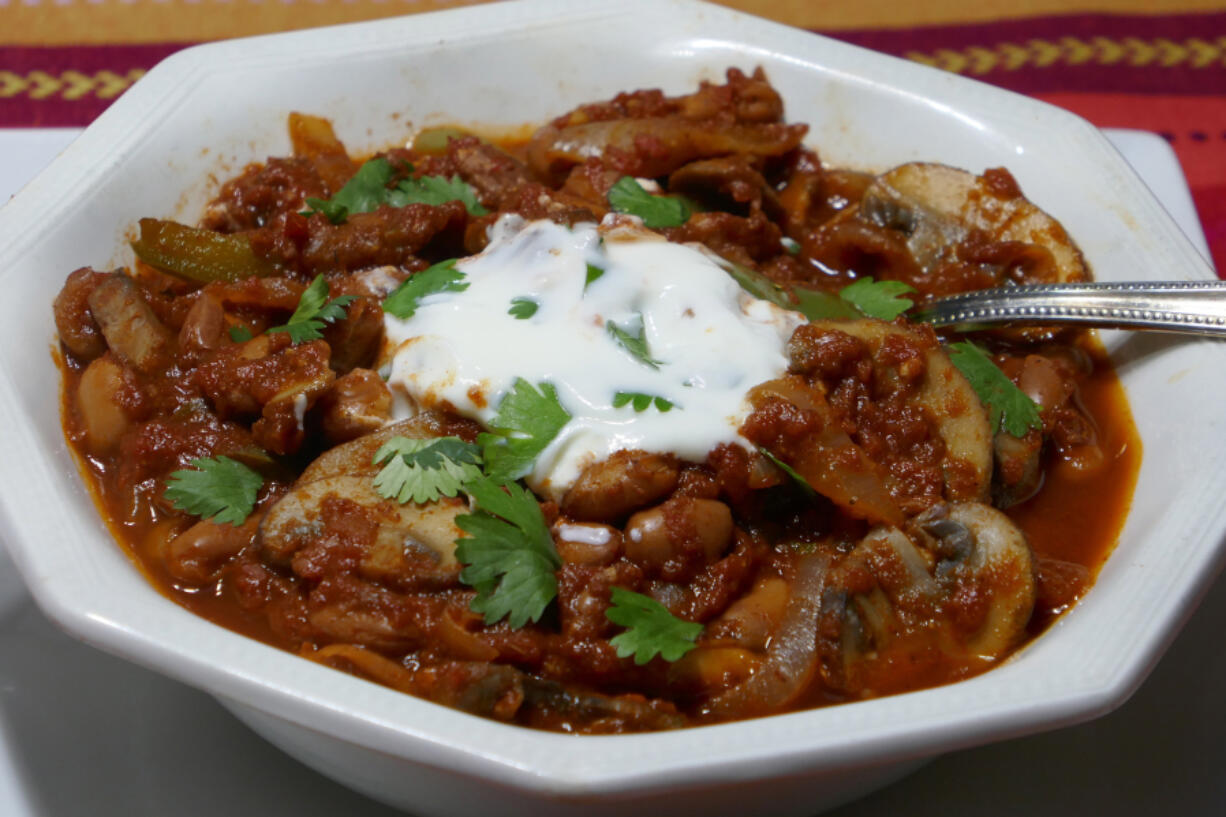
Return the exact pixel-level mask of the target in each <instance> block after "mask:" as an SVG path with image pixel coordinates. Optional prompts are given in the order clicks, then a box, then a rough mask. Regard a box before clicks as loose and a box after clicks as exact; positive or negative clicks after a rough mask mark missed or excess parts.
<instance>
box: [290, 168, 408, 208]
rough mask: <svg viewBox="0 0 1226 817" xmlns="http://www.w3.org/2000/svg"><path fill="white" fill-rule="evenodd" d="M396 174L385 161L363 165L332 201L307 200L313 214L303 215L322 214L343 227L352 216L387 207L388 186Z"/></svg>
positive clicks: (389, 193) (389, 192)
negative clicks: (350, 215)
mask: <svg viewBox="0 0 1226 817" xmlns="http://www.w3.org/2000/svg"><path fill="white" fill-rule="evenodd" d="M393 175H395V171H394V170H392V166H391V165H390V164H389V163H388V161H387V159H384V158H382V157H380V158H377V159H371V160H370V161H368V162H364V163H363V164H362V166H361V167H359V168H358V172H357V173H354V174H353V177H352V178H351V179H349V181H347V182H346V183H345V186H344V187H342V188H341V189H340V190H338V191H336V195H334V196H333V197H332V198H330V199H307V200H306V203H307V206H308V207H310V208H311V209H310V210H307V211H306V212H304V213H303V215H305V216H311V215H314V214H315V213H323V214H324V215H325V216H327V217H328V221H331V222H332V223H333V224H341V223H343V222H344V221H345V219H347V218H349V214H350V213H369V212H370V211H372V210H375V209H376V208H378V207H379V205H381V204H386V203H387V201H388V196H390V195H391V191H390V190H388V188H387V184H388V182H390V181H391V180H392V176H393Z"/></svg>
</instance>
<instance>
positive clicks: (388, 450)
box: [372, 436, 481, 504]
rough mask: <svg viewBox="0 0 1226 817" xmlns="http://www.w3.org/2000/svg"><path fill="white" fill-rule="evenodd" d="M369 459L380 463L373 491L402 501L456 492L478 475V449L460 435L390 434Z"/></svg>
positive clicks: (431, 498) (432, 499)
mask: <svg viewBox="0 0 1226 817" xmlns="http://www.w3.org/2000/svg"><path fill="white" fill-rule="evenodd" d="M372 462H373V464H375V465H383V470H381V471H380V472H379V473H378V474H377V475H376V476H375V491H376V492H377V493H378V494H379V496H382V497H385V498H387V499H395V500H396V501H397V502H400V503H402V504H403V503H405V502H417V503H424V502H436V501H438V499H439V497H441V496H448V497H451V496H455V495H456V494H457V493H459V492H460V491H461V490H463V488H464V486H465V485H466V484H467V483H469V482H471V481H472V480H474V479H476V478H477V477H479V476H481V467H480V466H481V449H480V448H479V447H478V446H476V445H474V444H473V443H466V442H464V441H463V440H461V439H460V438H459V437H435V438H432V439H413V438H410V437H402V436H396V437H392V438H391V439H390V440H388V441H387V442H385V443H384V444H383V445H381V446H380V447H379V450H378V451H376V452H375V456H374V458H373V459H372ZM384 463H386V464H384Z"/></svg>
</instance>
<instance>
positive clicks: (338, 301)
mask: <svg viewBox="0 0 1226 817" xmlns="http://www.w3.org/2000/svg"><path fill="white" fill-rule="evenodd" d="M354 300H356V296H354V295H340V296H338V297H336V298H333V299H332V300H330V301H329V300H328V282H327V281H325V280H324V277H323V276H322V275H316V276H315V280H314V281H312V282H311V285H310V286H308V287H307V288H306V289H305V290H304V291H303V293H302V297H301V298H299V299H298V308H297V309H295V310H294V314H293V315H290V318H289V322H288V323H286V324H284V325H282V326H274V327H272V328H271V329H269V330H268V331H269V332H286V333H288V334H289V337H290V340H291V341H293V342H294V343H303V342H304V341H308V340H318V339H319V338H322V337H323V328H324V326H325V325H326V324H329V323H335V322H336V321H339V320H340V319H341V318H343V317H345V309H346V307H348V306H349V304H351V303H353V302H354Z"/></svg>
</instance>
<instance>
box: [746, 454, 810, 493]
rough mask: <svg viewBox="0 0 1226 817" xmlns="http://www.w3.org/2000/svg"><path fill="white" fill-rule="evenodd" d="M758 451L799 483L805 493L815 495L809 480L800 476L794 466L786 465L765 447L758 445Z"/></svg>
mask: <svg viewBox="0 0 1226 817" xmlns="http://www.w3.org/2000/svg"><path fill="white" fill-rule="evenodd" d="M758 452H759V453H760V454H762V456H764V457H766V458H767V459H768V460H770V461H771V462H772V463H774V464H775V466H776V467H777V468H778V469H779V470H780V471H782V472H783V473H785V474H787V475H788V476H789V477H791V478H792V481H793V482H795V483H796V484H797V485H799V486H800V487H801V488H803V489H804V492H805V493H806V494H809V495H810V496H816V495H817V491H815V490H814V489H813V486H812V485H810V484H809V480H807V479H805V478H804V477H802V476H801V475H800V472H799V471H797V470H796V469H795V468H793V467H792V466H790V465H788V464H787V463H786V462H784V461H783V460H781V459H779V458H778V457H776V456H775V455H774V453H773V452H772V451H770V450H769V449H767V448H763V447H762V446H758Z"/></svg>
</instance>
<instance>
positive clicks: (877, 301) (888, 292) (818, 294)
mask: <svg viewBox="0 0 1226 817" xmlns="http://www.w3.org/2000/svg"><path fill="white" fill-rule="evenodd" d="M720 266H722V267H723V269H724V271H725V272H727V273H728V274H729V275H730V276H732V279H733V280H734V281H736V282H737V283H738V284H739V285H740V287H741V289H743V290H745V291H746V292H748V293H749V294H750V295H752V296H754V297H755V298H759V299H761V300H763V301H770V302H771V303H773V304H775V305H776V306H781V307H783V308H784V309H793V310H795V311H797V312H799V313H801V314H802V315H804V316H805V317H806V318H808V319H809V320H811V321H816V320H828V319H840V318H863V317H868V318H878V319H879V320H883V321H892V320H894V319H895V318H897V317H898V316H899V315H901V314H902V313H904V312H906V311H907V310H908V309H910V308H911V307H913V306H914V305H915V302H914V301H912V300H911V299H910V298H904V297H902V296H903V295H907V294H910V293H913V292H915V289H914V288H913V287H911V286H910V285H909V284H905V283H903V282H902V281H874V280H873V278H872V276H867V277H864V278H860V279H858V280H856V281H853V282H852V283H850V284H848V285H847V286H845V287H843V288H842V289H841V290H839V292H838V293H837V294H835V293H832V292H822V291H821V290H816V289H809V288H807V287H795V288H794V289H792V291H791V292H789V291H788V290H787V289H786V288H785V287H783V286H780V285H779V284H777V283H775V282H774V281H772V280H771V279H770V278H768V277H766V276H765V275H763V274H762V273H760V272H758V271H757V270H753V269H750V268H749V267H743V266H741V265H740V264H734V263H732V262H731V261H727V260H723V261H722V263H721V264H720Z"/></svg>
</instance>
